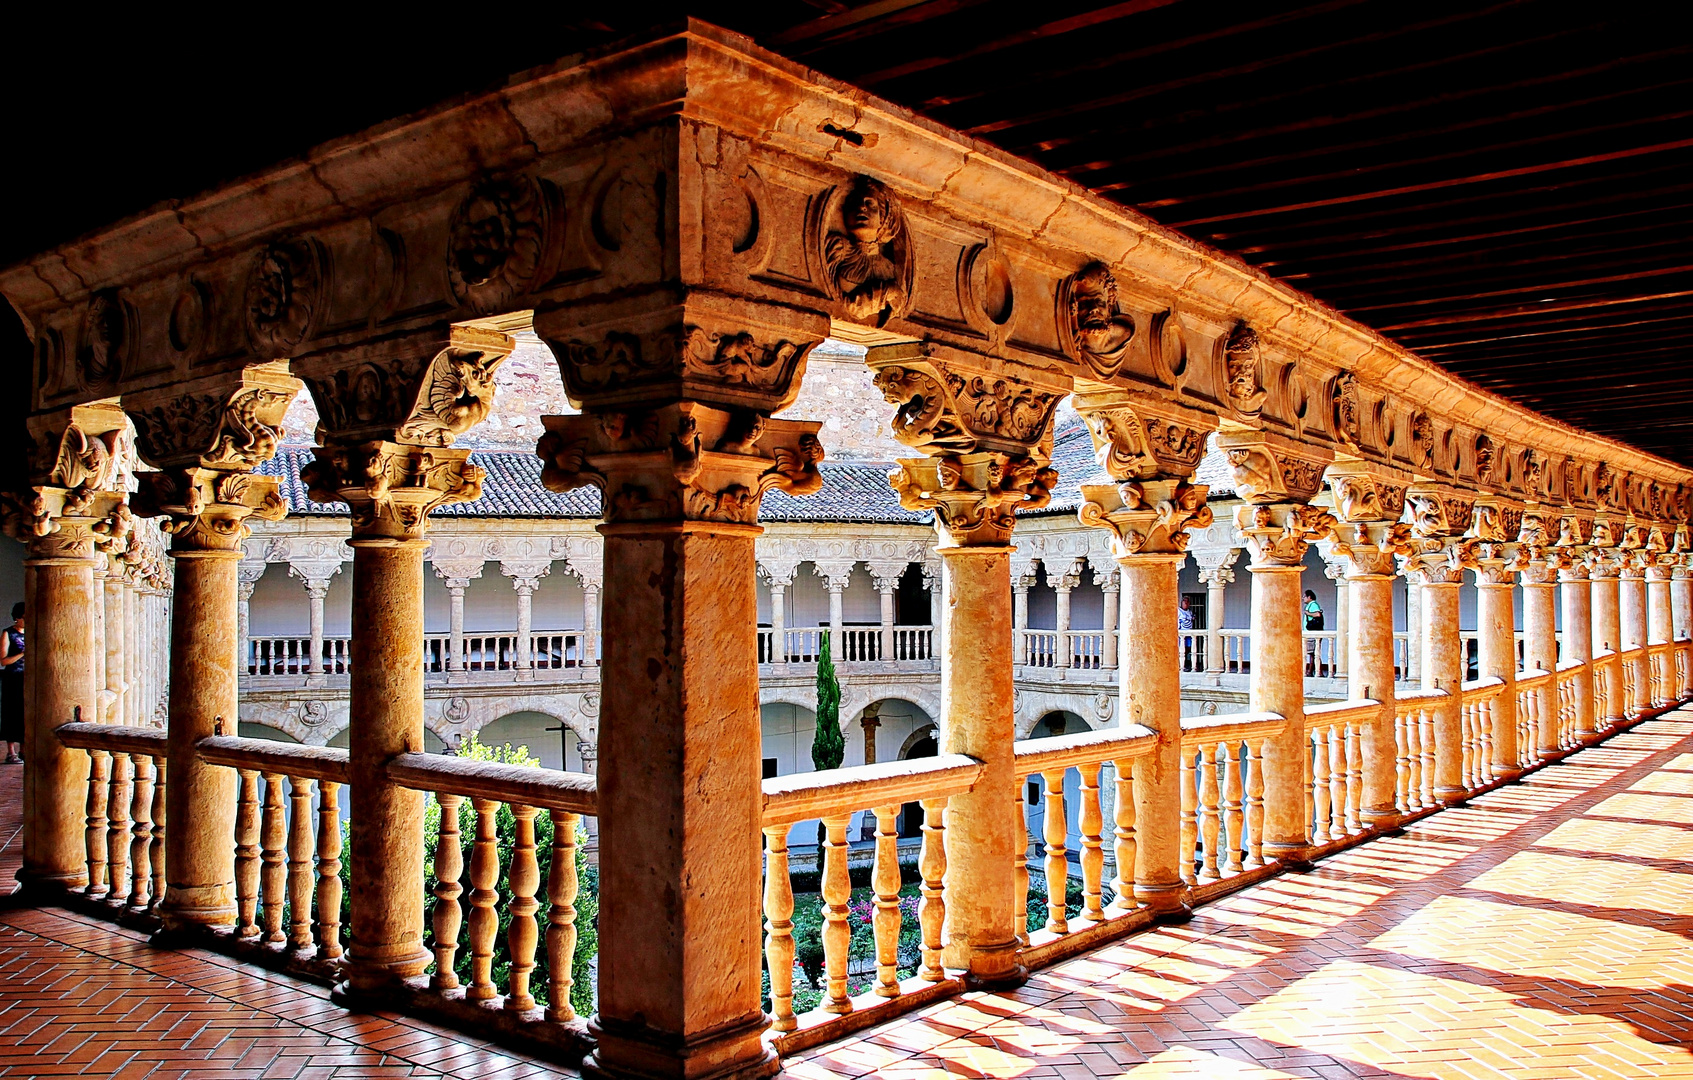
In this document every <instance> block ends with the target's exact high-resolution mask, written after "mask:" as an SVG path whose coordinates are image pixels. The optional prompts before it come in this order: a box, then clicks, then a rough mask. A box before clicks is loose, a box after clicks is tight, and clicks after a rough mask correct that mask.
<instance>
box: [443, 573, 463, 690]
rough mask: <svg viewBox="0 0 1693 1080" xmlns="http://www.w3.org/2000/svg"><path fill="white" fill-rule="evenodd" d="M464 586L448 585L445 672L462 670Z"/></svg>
mask: <svg viewBox="0 0 1693 1080" xmlns="http://www.w3.org/2000/svg"><path fill="white" fill-rule="evenodd" d="M465 588H466V586H464V585H448V586H447V597H448V614H447V620H448V621H447V670H448V671H463V670H464V590H465Z"/></svg>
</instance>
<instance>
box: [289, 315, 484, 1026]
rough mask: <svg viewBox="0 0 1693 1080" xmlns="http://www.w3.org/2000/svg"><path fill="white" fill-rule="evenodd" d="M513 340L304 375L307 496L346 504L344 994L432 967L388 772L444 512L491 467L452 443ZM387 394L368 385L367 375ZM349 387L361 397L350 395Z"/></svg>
mask: <svg viewBox="0 0 1693 1080" xmlns="http://www.w3.org/2000/svg"><path fill="white" fill-rule="evenodd" d="M514 344H515V342H514V341H513V339H512V338H511V337H510V336H509V335H507V334H504V333H499V332H497V331H493V330H488V329H484V328H480V327H472V326H457V327H453V328H452V329H451V332H450V335H449V336H448V337H447V338H446V339H445V340H443V339H442V338H441V337H440V336H439V335H438V333H429V334H419V335H418V336H416V337H413V338H409V339H396V340H394V341H393V342H392V343H390V344H388V345H386V346H385V351H384V352H383V354H382V355H381V359H382V365H383V366H382V368H381V369H380V370H381V371H382V373H383V374H382V375H381V376H380V377H375V376H374V372H375V371H376V370H377V369H375V368H373V367H371V366H369V361H370V353H369V352H368V351H359V352H354V353H352V354H350V355H347V356H342V355H339V354H337V353H334V352H328V353H323V354H317V355H314V356H313V357H312V358H311V360H310V366H309V367H308V366H307V364H306V363H305V362H302V363H301V364H300V365H299V367H300V373H301V375H302V377H303V378H305V380H306V383H307V385H308V386H309V387H310V388H311V391H312V397H313V398H314V399H315V401H316V403H317V409H318V414H319V416H320V417H321V420H320V423H319V427H318V433H319V439H320V441H321V442H322V443H323V445H321V446H319V447H318V448H317V449H316V450H315V451H314V458H315V460H314V461H313V462H312V463H311V464H310V465H309V466H307V467H306V468H305V469H303V470H301V479H302V480H304V481H305V483H306V486H307V490H308V492H309V493H310V495H311V497H312V498H313V499H315V500H317V501H319V502H345V503H347V504H348V506H349V507H351V518H352V534H351V536H350V538H349V540H348V543H349V545H350V546H351V547H352V549H353V570H352V575H353V576H352V581H351V587H352V641H351V648H350V655H349V658H348V659H349V668H350V671H349V679H348V728H349V731H350V734H351V742H350V745H349V746H348V762H349V778H350V783H349V785H348V788H349V799H350V803H351V816H352V820H353V822H354V824H353V829H352V843H351V845H350V846H349V849H348V853H349V857H350V863H351V865H350V869H349V872H350V874H351V877H352V895H353V897H354V900H353V905H352V925H351V930H352V939H353V940H352V946H351V948H350V949H349V950H348V951H347V955H346V966H345V968H344V971H345V974H346V982H345V984H344V990H345V993H346V994H347V995H348V997H349V998H350V999H352V1000H354V1001H372V1002H374V1001H382V1000H387V998H386V996H385V995H386V994H388V993H391V992H393V991H395V990H397V989H398V988H399V986H400V985H401V983H402V981H403V980H406V979H409V978H411V977H413V976H416V975H418V974H420V973H421V972H422V971H423V969H424V968H425V967H426V966H427V965H428V964H429V962H430V961H431V959H432V956H431V955H430V953H429V952H428V951H427V950H426V949H424V947H423V901H424V895H425V894H424V892H423V890H422V889H421V888H420V887H419V883H420V882H421V881H423V860H424V836H423V807H424V795H423V793H422V792H419V791H413V790H411V789H409V788H405V787H401V786H400V785H398V784H396V783H394V782H393V781H391V780H389V779H388V771H387V770H388V764H389V762H390V761H392V760H393V759H394V758H395V757H397V756H399V755H401V754H408V753H421V752H422V751H423V749H424V743H423V715H424V713H423V708H424V704H423V649H422V648H421V647H420V646H421V640H420V639H421V638H422V635H423V626H424V621H423V556H424V549H425V547H426V546H427V542H428V541H427V536H428V516H429V513H430V512H431V511H432V510H434V509H435V508H436V507H439V506H442V505H445V504H447V503H453V502H467V501H470V500H474V499H476V498H477V497H478V496H479V495H480V494H481V491H482V479H483V476H484V473H483V471H482V470H481V468H479V467H478V466H476V465H474V464H472V463H471V462H470V460H469V458H470V453H469V451H467V450H458V449H453V448H452V444H453V442H454V440H455V439H456V438H457V437H458V436H460V435H462V434H464V433H465V432H466V431H468V430H469V429H470V428H472V427H473V426H475V425H476V424H477V423H478V422H480V421H481V420H482V419H483V418H484V417H485V416H486V415H487V413H488V410H489V409H490V408H491V407H492V401H493V394H494V372H495V369H496V368H497V367H498V366H499V364H500V363H501V362H502V361H504V359H505V357H506V356H507V354H509V353H510V352H511V350H512V348H513V346H514ZM372 378H375V379H376V385H377V386H378V387H386V388H387V389H386V392H383V393H381V394H380V395H368V394H366V393H365V392H364V390H363V388H364V387H365V386H366V385H367V383H368V382H369V381H370V380H371V379H372ZM349 382H350V383H351V385H352V387H353V390H352V391H349V390H347V389H346V387H347V386H348V384H349Z"/></svg>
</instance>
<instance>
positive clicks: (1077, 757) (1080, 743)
mask: <svg viewBox="0 0 1693 1080" xmlns="http://www.w3.org/2000/svg"><path fill="white" fill-rule="evenodd" d="M1157 742H1158V734H1157V732H1155V731H1153V730H1152V729H1151V728H1147V727H1143V726H1141V725H1140V724H1124V725H1123V726H1122V727H1120V728H1107V729H1106V730H1104V731H1084V732H1081V733H1080V734H1077V735H1055V736H1053V737H1052V738H1049V739H1024V740H1022V741H1020V742H1018V743H1017V748H1016V755H1017V775H1018V776H1019V777H1022V776H1028V775H1029V774H1031V773H1037V772H1053V771H1055V770H1058V771H1061V770H1064V769H1070V768H1075V767H1077V766H1081V765H1098V764H1100V763H1101V762H1106V761H1128V760H1130V759H1133V758H1137V757H1140V756H1141V755H1143V754H1150V753H1151V752H1152V748H1153V746H1155V745H1156V744H1157Z"/></svg>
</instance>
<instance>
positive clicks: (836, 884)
mask: <svg viewBox="0 0 1693 1080" xmlns="http://www.w3.org/2000/svg"><path fill="white" fill-rule="evenodd" d="M851 821H852V816H851V815H850V814H844V815H839V816H834V817H826V818H824V819H823V830H824V833H825V835H826V839H825V840H824V844H823V970H824V973H825V975H826V976H827V980H828V989H827V991H826V993H825V995H824V998H823V1011H824V1012H831V1013H849V1012H851V1011H852V999H851V998H850V997H848V996H847V948H848V946H849V945H851V944H852V930H851V928H850V927H848V926H847V911H848V909H847V905H848V903H849V902H850V901H851V900H852V882H851V881H850V880H849V879H848V877H847V839H846V831H847V824H848V823H849V822H851Z"/></svg>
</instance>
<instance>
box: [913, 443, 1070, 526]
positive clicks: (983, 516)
mask: <svg viewBox="0 0 1693 1080" xmlns="http://www.w3.org/2000/svg"><path fill="white" fill-rule="evenodd" d="M888 480H889V481H890V482H891V483H892V484H893V487H894V490H895V491H896V492H898V493H899V504H900V505H901V506H903V507H905V508H906V509H907V510H933V511H934V512H935V529H936V531H937V532H938V533H939V534H940V546H941V547H943V548H947V547H981V546H1003V545H1005V544H1009V543H1010V542H1011V530H1012V529H1013V527H1015V526H1016V524H1017V511H1018V510H1036V509H1039V508H1040V507H1042V506H1045V505H1046V504H1047V503H1048V502H1050V501H1051V499H1052V487H1053V485H1054V484H1056V483H1057V482H1058V473H1057V472H1056V471H1055V470H1054V469H1052V468H1051V467H1050V466H1048V465H1047V458H1046V457H1045V456H1044V455H1043V456H1041V457H1013V456H1012V455H1010V454H998V453H981V454H961V455H951V454H949V455H946V456H944V457H933V458H901V459H900V461H899V468H898V469H897V470H895V471H894V472H891V473H889V474H888Z"/></svg>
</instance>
